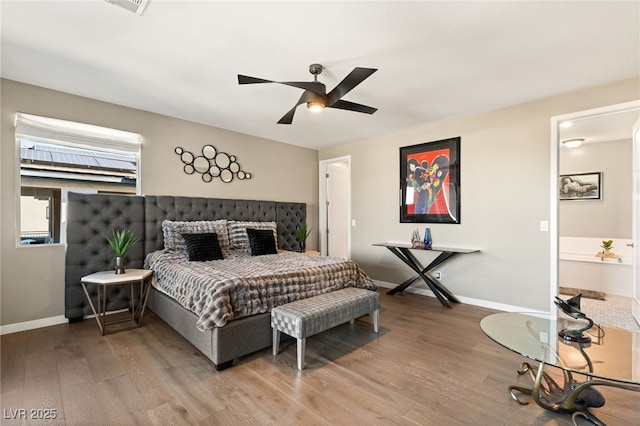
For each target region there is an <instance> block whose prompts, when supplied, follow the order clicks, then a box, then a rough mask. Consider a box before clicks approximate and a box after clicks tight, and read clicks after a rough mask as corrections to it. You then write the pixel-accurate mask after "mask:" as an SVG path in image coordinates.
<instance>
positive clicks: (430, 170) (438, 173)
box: [400, 137, 461, 223]
mask: <svg viewBox="0 0 640 426" xmlns="http://www.w3.org/2000/svg"><path fill="white" fill-rule="evenodd" d="M460 139H461V138H460V137H456V138H450V139H443V140H439V141H433V142H427V143H423V144H419V145H411V146H405V147H402V148H400V222H401V223H406V222H410V223H460Z"/></svg>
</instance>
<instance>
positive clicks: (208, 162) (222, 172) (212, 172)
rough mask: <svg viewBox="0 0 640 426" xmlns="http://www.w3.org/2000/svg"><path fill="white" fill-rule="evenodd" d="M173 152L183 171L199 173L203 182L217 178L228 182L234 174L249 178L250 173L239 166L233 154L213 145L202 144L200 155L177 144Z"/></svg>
mask: <svg viewBox="0 0 640 426" xmlns="http://www.w3.org/2000/svg"><path fill="white" fill-rule="evenodd" d="M175 153H176V154H178V155H179V156H180V161H182V163H183V164H184V168H183V170H184V172H185V173H186V174H188V175H192V174H193V173H199V174H200V175H202V180H203V181H204V182H207V183H209V182H211V181H213V179H215V178H219V179H220V180H221V181H222V182H224V183H229V182H231V181H232V180H233V178H234V176H235V177H237V178H238V179H240V180H244V179H251V173H249V172H245V171H243V170H242V169H241V168H240V164H238V161H237V157H236V156H235V155H229V154H227V153H226V152H221V151H218V150H217V149H216V147H215V146H213V145H205V146H203V147H202V154H201V155H194V154H193V153H191V152H189V151H185V150H184V149H183V148H182V147H179V146H178V147H176V149H175Z"/></svg>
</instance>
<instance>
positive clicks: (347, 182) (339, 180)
mask: <svg viewBox="0 0 640 426" xmlns="http://www.w3.org/2000/svg"><path fill="white" fill-rule="evenodd" d="M319 171H320V176H319V179H318V182H319V185H320V187H319V190H318V194H319V202H318V205H319V206H320V212H319V215H318V223H319V226H320V229H319V236H320V253H322V254H323V255H325V256H335V257H343V258H350V257H351V157H350V156H346V157H339V158H333V159H329V160H323V161H320V167H319Z"/></svg>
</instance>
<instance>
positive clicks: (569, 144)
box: [562, 138, 584, 148]
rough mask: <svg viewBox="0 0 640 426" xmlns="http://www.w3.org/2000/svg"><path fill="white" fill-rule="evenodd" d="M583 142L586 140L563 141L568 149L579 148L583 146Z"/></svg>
mask: <svg viewBox="0 0 640 426" xmlns="http://www.w3.org/2000/svg"><path fill="white" fill-rule="evenodd" d="M582 142H584V139H581V138H577V139H567V140H566V141H562V145H564V146H566V147H567V148H577V147H579V146H580V145H582Z"/></svg>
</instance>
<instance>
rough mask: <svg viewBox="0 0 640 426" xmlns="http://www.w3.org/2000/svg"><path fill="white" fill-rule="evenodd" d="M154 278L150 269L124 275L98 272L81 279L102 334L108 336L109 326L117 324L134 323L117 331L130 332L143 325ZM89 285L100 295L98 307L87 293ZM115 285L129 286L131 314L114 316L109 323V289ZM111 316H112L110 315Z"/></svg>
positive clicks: (131, 271)
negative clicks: (136, 289) (136, 297)
mask: <svg viewBox="0 0 640 426" xmlns="http://www.w3.org/2000/svg"><path fill="white" fill-rule="evenodd" d="M152 277H153V271H152V270H149V269H127V270H126V272H125V273H124V274H116V273H115V272H114V271H101V272H96V273H93V274H90V275H87V276H84V277H82V278H81V280H80V283H81V284H82V288H83V289H84V294H85V295H86V296H87V300H88V301H89V305H90V306H91V310H92V311H93V314H94V315H95V318H96V322H97V323H98V327H100V332H101V333H102V335H103V336H104V335H105V334H107V333H108V332H107V326H108V325H112V324H117V323H124V322H130V321H131V322H133V324H132V325H131V326H128V327H127V326H124V327H118V328H117V329H116V330H113V331H109V332H116V331H123V330H129V329H132V328H136V327H140V326H141V325H142V315H143V314H144V309H145V307H146V305H147V297H148V296H149V288H151V278H152ZM87 285H95V286H96V290H97V293H98V307H97V309H96V306H95V305H94V304H93V300H92V299H91V297H90V296H89V292H88V291H87ZM115 285H128V286H129V291H130V293H131V303H132V306H131V307H130V311H131V312H130V314H129V313H128V312H126V313H124V315H122V314H121V313H118V314H113V316H114V318H115V319H114V320H113V321H110V322H107V321H106V313H107V289H108V288H109V287H111V286H115ZM138 285H139V286H140V287H139V292H138V295H139V297H138V301H137V303H136V304H135V305H133V303H134V301H135V297H134V296H135V291H134V290H135V287H136V286H138ZM110 316H111V315H110Z"/></svg>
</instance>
